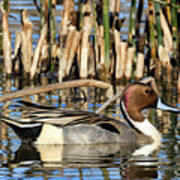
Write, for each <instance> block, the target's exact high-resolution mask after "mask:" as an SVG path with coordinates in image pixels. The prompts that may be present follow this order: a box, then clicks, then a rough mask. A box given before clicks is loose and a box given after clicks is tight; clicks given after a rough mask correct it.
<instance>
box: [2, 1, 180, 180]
mask: <svg viewBox="0 0 180 180" xmlns="http://www.w3.org/2000/svg"><path fill="white" fill-rule="evenodd" d="M123 2H124V1H123ZM11 3H12V4H13V6H11V15H12V17H11V19H10V28H11V32H12V34H13V33H14V32H15V31H16V30H19V29H20V14H19V11H20V9H22V8H28V9H29V11H30V19H31V20H32V21H33V24H34V26H35V27H36V28H35V30H37V32H38V27H39V25H38V24H39V19H38V17H37V15H38V14H37V12H36V9H35V7H34V6H33V4H32V1H31V0H28V1H22V0H19V1H18V0H16V1H13V0H11ZM58 8H60V6H58ZM126 15H127V14H126ZM18 22H19V23H18ZM36 25H38V26H36ZM35 32H36V31H35ZM12 43H13V42H12ZM0 77H1V78H0V93H1V94H4V93H6V92H8V91H13V90H17V89H22V88H27V87H33V86H37V85H42V84H49V83H53V82H55V81H56V80H52V78H50V79H48V78H46V77H44V78H42V79H41V80H40V81H39V82H31V83H30V82H27V81H26V80H23V79H22V78H19V77H17V78H12V79H11V80H6V79H5V78H4V77H3V76H2V74H0ZM126 84H127V83H123V84H121V85H118V86H116V87H115V92H118V91H120V90H122V89H123V88H124V86H125V85H126ZM176 87H177V84H176V82H174V81H172V82H166V81H163V82H158V89H159V91H160V94H161V96H163V99H164V100H165V101H166V102H168V103H169V104H172V105H174V106H178V107H180V99H179V97H178V95H177V94H178V93H177V88H176ZM82 91H83V92H84V93H85V94H86V96H87V102H84V101H83V100H82V99H83V94H84V93H82ZM79 97H81V98H79ZM106 99H107V96H105V92H104V91H102V90H100V89H96V88H86V87H85V88H81V89H71V90H65V91H52V92H49V93H41V94H39V95H33V96H28V97H25V98H24V100H28V101H29V100H31V101H33V102H37V103H42V104H48V105H53V106H59V107H62V108H71V107H76V108H80V109H85V110H89V111H95V110H96V109H98V108H99V107H101V106H102V104H103V103H104V102H105V100H106ZM16 100H17V99H15V100H13V101H7V102H4V103H0V107H1V111H2V110H5V111H7V113H9V114H10V117H14V116H17V117H18V116H21V114H20V112H18V111H15V106H13V105H12V106H9V104H10V103H11V104H14V105H15V104H16ZM102 113H105V114H106V115H108V116H110V117H113V118H115V119H117V120H118V119H120V118H122V114H121V112H120V110H119V100H117V101H116V102H114V103H113V104H112V105H111V106H110V107H108V109H106V111H104V112H102ZM145 114H146V115H147V116H148V117H149V119H151V121H152V123H153V124H155V125H156V127H158V129H159V130H160V131H161V133H162V134H163V136H162V144H161V146H160V148H159V149H157V150H156V151H155V152H153V153H152V154H151V155H150V156H138V157H134V156H132V151H131V147H126V146H119V145H118V144H109V145H107V144H106V145H96V146H93V145H92V146H83V145H81V146H77V145H76V146H74V145H71V146H67V145H66V146H46V145H44V146H32V145H28V144H26V145H25V144H22V143H21V141H20V140H19V138H18V137H17V136H16V135H15V133H14V132H13V131H12V129H11V128H8V127H7V126H6V125H5V124H3V123H0V179H2V180H4V179H17V180H19V179H40V180H41V179H134V178H136V179H144V178H146V179H178V178H179V177H180V117H179V116H178V115H173V114H170V113H167V112H161V111H155V110H150V111H146V112H145Z"/></svg>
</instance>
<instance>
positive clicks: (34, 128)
mask: <svg viewBox="0 0 180 180" xmlns="http://www.w3.org/2000/svg"><path fill="white" fill-rule="evenodd" d="M0 118H1V121H3V122H4V123H5V124H7V125H8V126H9V127H11V128H12V129H13V130H14V131H15V133H16V134H17V135H18V136H19V138H21V139H22V140H23V141H28V142H29V141H35V140H36V138H37V137H38V136H39V134H40V132H41V129H42V123H40V122H28V121H27V122H25V121H18V120H15V119H11V118H8V117H6V116H2V115H1V116H0Z"/></svg>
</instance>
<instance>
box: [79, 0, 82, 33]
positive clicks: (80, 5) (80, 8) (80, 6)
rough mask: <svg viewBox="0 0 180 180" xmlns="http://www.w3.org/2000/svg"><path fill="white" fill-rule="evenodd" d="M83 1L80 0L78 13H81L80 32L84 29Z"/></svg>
mask: <svg viewBox="0 0 180 180" xmlns="http://www.w3.org/2000/svg"><path fill="white" fill-rule="evenodd" d="M81 1H82V0H78V12H79V27H78V28H79V30H81V29H82V27H83V3H82V2H81Z"/></svg>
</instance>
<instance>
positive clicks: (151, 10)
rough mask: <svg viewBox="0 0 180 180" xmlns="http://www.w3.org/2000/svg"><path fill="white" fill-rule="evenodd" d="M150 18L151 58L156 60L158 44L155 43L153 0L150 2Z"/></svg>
mask: <svg viewBox="0 0 180 180" xmlns="http://www.w3.org/2000/svg"><path fill="white" fill-rule="evenodd" d="M148 18H149V29H150V48H151V58H152V59H153V60H155V58H156V42H155V32H154V4H153V2H152V1H151V0H149V1H148Z"/></svg>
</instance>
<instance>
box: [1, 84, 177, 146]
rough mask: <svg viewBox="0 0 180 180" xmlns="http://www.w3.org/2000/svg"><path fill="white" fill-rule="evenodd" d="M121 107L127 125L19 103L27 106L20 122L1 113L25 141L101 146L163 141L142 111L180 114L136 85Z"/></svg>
mask: <svg viewBox="0 0 180 180" xmlns="http://www.w3.org/2000/svg"><path fill="white" fill-rule="evenodd" d="M120 98H121V100H120V108H121V110H122V113H123V115H124V118H125V119H126V120H127V123H124V122H121V121H118V120H115V119H113V118H110V117H107V116H104V115H101V114H96V113H93V112H88V111H83V110H65V109H61V108H57V107H51V106H43V105H37V104H33V103H29V102H24V101H20V103H22V104H23V106H22V107H24V106H25V109H24V110H23V111H22V113H23V114H22V116H21V118H20V119H18V120H17V119H13V118H9V117H8V116H6V115H3V114H1V120H2V121H3V122H5V123H6V124H7V125H9V126H10V127H11V128H12V129H13V130H14V131H15V132H16V134H17V135H18V136H19V137H20V138H21V139H22V141H26V142H32V143H34V144H102V143H122V144H134V145H138V146H139V145H143V144H150V143H153V142H155V141H158V142H159V141H160V140H161V135H160V133H159V132H158V130H157V129H156V127H155V126H154V125H153V124H151V123H150V121H149V120H148V119H146V118H145V117H144V116H143V115H142V113H141V111H142V110H144V109H146V108H158V109H162V110H166V111H172V112H175V113H179V112H180V110H179V109H177V108H174V107H170V106H169V105H166V104H164V103H163V102H162V101H161V99H160V98H159V97H158V94H157V93H156V91H155V90H154V88H153V87H152V86H151V85H150V84H144V83H139V82H137V83H133V84H130V85H128V86H127V87H126V88H125V89H124V91H123V92H122V95H121V97H120Z"/></svg>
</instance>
